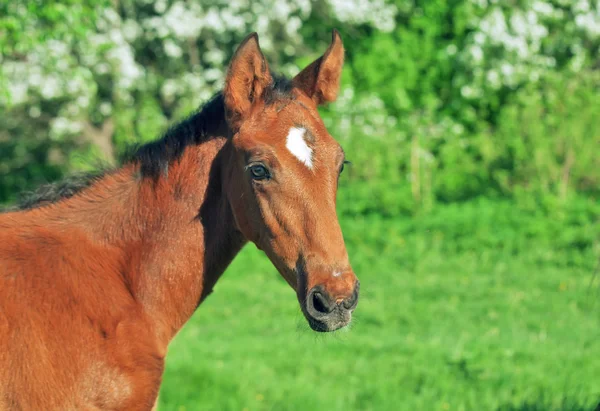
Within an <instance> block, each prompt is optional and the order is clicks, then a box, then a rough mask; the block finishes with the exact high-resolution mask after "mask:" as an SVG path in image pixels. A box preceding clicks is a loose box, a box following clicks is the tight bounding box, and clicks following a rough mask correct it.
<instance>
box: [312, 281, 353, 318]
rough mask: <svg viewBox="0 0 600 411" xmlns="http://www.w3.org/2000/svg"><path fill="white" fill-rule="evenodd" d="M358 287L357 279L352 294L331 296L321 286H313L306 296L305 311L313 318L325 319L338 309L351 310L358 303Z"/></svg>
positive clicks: (338, 310) (334, 313)
mask: <svg viewBox="0 0 600 411" xmlns="http://www.w3.org/2000/svg"><path fill="white" fill-rule="evenodd" d="M359 288H360V283H359V282H358V280H357V281H356V285H355V286H354V290H353V291H352V294H350V295H349V296H347V297H345V296H337V297H336V298H333V297H332V296H331V295H330V294H329V293H328V292H327V291H326V290H325V289H324V288H323V287H322V286H320V285H318V286H316V287H313V288H312V289H311V290H310V291H309V292H308V295H307V298H306V311H307V312H308V314H309V315H310V316H311V317H313V318H314V319H315V320H326V319H327V318H328V317H330V316H334V315H336V314H337V313H338V312H340V311H351V310H353V309H354V308H355V307H356V305H357V303H358V292H359Z"/></svg>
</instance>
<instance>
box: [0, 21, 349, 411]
mask: <svg viewBox="0 0 600 411" xmlns="http://www.w3.org/2000/svg"><path fill="white" fill-rule="evenodd" d="M343 60H344V48H343V45H342V41H341V39H340V36H339V34H338V33H337V32H336V31H334V32H333V39H332V42H331V45H330V46H329V48H328V49H327V51H326V52H325V53H324V54H323V56H322V57H320V58H319V59H317V60H316V61H314V62H313V63H312V64H310V65H309V66H308V67H306V68H305V69H304V70H303V71H301V72H300V73H299V74H298V75H297V76H296V77H294V78H293V79H292V80H287V79H284V78H281V77H277V76H275V75H273V74H272V73H271V71H270V70H269V67H268V64H267V62H266V60H265V58H264V56H263V54H262V52H261V50H260V47H259V43H258V37H257V35H256V34H252V35H250V36H248V37H247V38H246V40H244V42H243V43H242V44H241V45H240V46H239V48H238V49H237V51H236V52H235V54H234V56H233V58H232V61H231V63H230V67H229V70H228V72H227V76H226V81H225V87H224V89H223V91H222V92H221V93H219V94H217V95H216V96H215V97H214V98H213V99H212V100H210V101H209V102H208V103H206V104H205V106H204V107H203V108H202V109H201V110H200V111H199V112H197V113H195V114H193V115H192V116H190V117H189V118H187V119H186V120H184V121H183V122H181V123H180V124H179V125H177V126H175V127H173V128H172V129H170V130H169V131H168V132H167V133H166V134H165V135H164V136H163V137H162V138H161V139H160V140H158V141H155V142H152V143H149V144H147V145H144V146H141V147H139V148H138V149H137V150H136V151H135V152H134V153H133V154H132V155H131V157H130V158H129V159H128V160H126V161H125V162H124V163H123V164H122V166H121V167H120V168H118V169H114V170H110V171H105V172H103V173H102V174H99V175H98V174H97V175H95V176H93V177H88V178H85V179H84V180H85V181H83V182H82V181H79V182H78V183H77V184H76V187H77V189H76V190H68V189H59V188H56V186H51V187H49V188H48V187H46V188H45V190H44V191H43V192H41V194H40V193H38V194H37V197H34V199H33V200H32V201H30V202H29V203H28V204H26V205H25V206H24V207H22V209H21V210H18V211H11V212H7V213H3V214H0V409H1V410H75V409H94V410H97V409H101V410H104V409H107V410H108V409H110V410H149V409H152V408H153V406H154V405H155V402H156V398H157V393H158V390H159V386H160V381H161V376H162V373H163V368H164V358H165V355H166V351H167V345H168V344H169V342H170V341H171V339H172V338H173V337H174V336H175V334H176V333H177V331H178V330H179V329H180V328H181V327H182V326H183V324H184V323H185V322H186V321H187V320H188V319H189V318H190V316H191V315H192V314H193V312H194V310H195V309H196V308H197V307H198V305H199V304H200V303H201V302H202V301H203V299H204V298H205V297H206V296H207V295H208V294H209V293H210V292H211V290H212V288H213V286H214V284H215V283H216V281H217V280H218V278H219V277H220V275H221V274H222V273H223V271H224V270H225V269H226V267H227V266H228V264H229V263H230V262H231V260H232V259H233V258H234V257H235V255H236V254H237V253H238V252H239V251H240V249H241V248H242V247H243V246H244V244H246V243H247V242H248V241H251V242H253V243H254V244H255V245H256V246H257V247H258V248H260V249H261V250H263V251H264V252H265V254H266V255H267V256H268V257H269V259H270V260H271V261H272V262H273V264H274V265H275V267H276V268H277V269H278V271H279V272H280V273H281V275H282V276H283V277H284V278H285V280H286V281H287V282H288V283H289V284H290V286H291V287H292V288H293V289H294V290H295V292H296V295H297V298H298V301H299V302H300V308H301V310H302V312H303V313H304V316H305V317H306V319H307V320H308V323H309V324H310V326H311V327H312V328H313V329H314V330H316V331H333V330H336V329H338V328H340V327H343V326H345V325H347V324H348V323H349V322H350V319H351V315H352V312H353V310H354V308H355V307H356V304H357V301H358V289H359V283H358V280H357V278H356V276H355V275H354V273H353V271H352V268H351V267H350V263H349V261H348V255H347V252H346V247H345V245H344V240H343V237H342V232H341V229H340V226H339V223H338V219H337V215H336V192H337V185H338V179H339V176H340V173H341V170H342V169H343V164H344V162H345V158H344V151H343V150H342V148H341V147H340V145H339V144H338V143H337V142H336V141H335V140H334V139H333V138H332V137H331V135H330V134H329V133H328V132H327V129H326V128H325V125H324V124H323V121H322V119H321V118H320V116H319V113H318V111H317V107H318V106H319V105H321V104H325V103H327V102H331V101H333V100H335V98H336V95H337V92H338V88H339V81H340V75H341V70H342V65H343ZM53 187H54V188H53ZM63 188H64V187H63Z"/></svg>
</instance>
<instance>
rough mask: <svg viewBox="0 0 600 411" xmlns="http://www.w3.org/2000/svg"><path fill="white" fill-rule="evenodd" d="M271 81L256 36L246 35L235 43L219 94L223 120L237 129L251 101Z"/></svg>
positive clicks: (261, 92)
mask: <svg viewBox="0 0 600 411" xmlns="http://www.w3.org/2000/svg"><path fill="white" fill-rule="evenodd" d="M272 81H273V79H272V78H271V73H270V71H269V67H268V65H267V61H266V59H265V56H264V55H263V53H262V51H261V50H260V46H259V44H258V35H257V34H256V33H252V34H250V35H249V36H248V37H246V39H245V40H244V41H243V42H242V43H241V44H240V45H239V47H238V49H237V50H236V52H235V54H234V55H233V57H232V59H231V63H230V64H229V70H228V71H227V78H226V79H225V88H224V89H223V96H224V98H225V107H226V110H227V121H228V122H229V124H230V125H231V126H232V127H234V128H238V127H239V126H240V124H241V122H242V121H243V120H244V118H245V117H246V115H247V114H248V112H249V111H250V107H252V104H253V103H254V102H255V101H256V100H257V99H259V98H260V97H261V96H262V94H263V92H264V90H265V89H266V88H267V86H268V85H269V84H270V83H271V82H272Z"/></svg>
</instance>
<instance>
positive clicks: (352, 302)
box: [342, 283, 359, 310]
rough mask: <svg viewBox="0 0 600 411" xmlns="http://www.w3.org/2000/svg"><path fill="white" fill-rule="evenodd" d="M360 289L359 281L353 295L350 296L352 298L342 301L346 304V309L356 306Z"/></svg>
mask: <svg viewBox="0 0 600 411" xmlns="http://www.w3.org/2000/svg"><path fill="white" fill-rule="evenodd" d="M358 290H359V284H358V283H357V284H356V287H355V288H354V292H352V295H351V296H350V298H348V299H346V300H345V301H344V302H343V303H342V305H343V306H344V308H345V309H347V310H350V309H352V308H354V307H355V306H356V303H357V302H358Z"/></svg>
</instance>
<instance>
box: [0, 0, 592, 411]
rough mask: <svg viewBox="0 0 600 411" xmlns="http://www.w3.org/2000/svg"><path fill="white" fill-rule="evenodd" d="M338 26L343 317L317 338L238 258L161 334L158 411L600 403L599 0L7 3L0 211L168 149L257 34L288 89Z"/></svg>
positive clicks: (336, 128) (326, 113)
mask: <svg viewBox="0 0 600 411" xmlns="http://www.w3.org/2000/svg"><path fill="white" fill-rule="evenodd" d="M332 28H337V29H338V30H339V31H340V32H341V34H342V38H343V40H344V42H345V46H346V52H347V53H346V65H345V69H344V76H343V84H342V90H341V92H340V98H339V100H338V101H337V102H336V103H334V104H332V105H331V106H329V107H326V108H324V109H322V110H321V113H322V116H323V118H324V120H325V122H326V124H327V125H328V127H329V130H330V132H331V134H332V135H334V136H335V137H336V138H337V139H338V140H339V141H340V142H341V144H342V145H343V147H344V149H345V151H346V153H347V158H348V159H349V160H351V161H352V163H353V164H352V166H351V167H348V168H346V171H345V172H344V174H343V176H342V179H341V183H340V191H339V197H338V212H339V215H340V221H341V223H342V227H343V230H344V234H345V237H346V241H347V245H348V249H349V253H350V257H351V260H352V262H353V265H354V268H355V271H356V272H357V274H358V276H359V278H360V280H361V283H362V287H361V291H362V295H361V302H360V304H359V306H358V309H357V311H356V314H355V321H354V323H353V326H352V328H351V329H350V330H344V331H342V332H338V333H335V334H333V335H326V336H323V335H316V334H314V333H312V332H311V331H309V329H308V326H307V325H306V324H305V320H304V319H303V318H302V316H301V314H300V310H299V307H298V304H297V301H296V299H295V296H294V294H293V292H292V290H291V289H289V287H288V286H287V285H285V283H284V281H283V280H282V279H281V278H280V277H279V276H278V274H277V273H276V270H275V269H274V268H273V267H272V266H271V264H270V263H269V262H268V260H267V258H266V257H264V256H263V255H262V254H261V253H260V252H258V251H257V250H256V249H255V247H254V246H252V245H249V246H248V247H246V249H245V250H244V251H243V252H242V254H241V255H240V256H239V257H238V258H237V259H236V261H235V262H234V263H233V265H232V266H231V267H230V269H229V270H228V272H227V273H226V275H224V277H223V278H222V279H221V281H220V282H219V284H218V285H217V287H216V290H215V293H214V294H213V295H211V297H210V298H209V299H208V300H207V302H206V303H204V304H203V305H202V307H201V309H200V310H199V311H198V312H197V313H196V315H195V316H194V317H193V318H192V320H191V321H190V323H188V325H187V326H186V327H185V328H184V329H183V331H182V332H181V333H180V334H179V335H178V336H177V338H176V339H175V341H174V342H173V344H172V346H171V350H170V353H169V356H168V359H167V370H166V373H165V378H164V383H163V387H162V390H161V395H160V405H161V406H160V410H200V409H202V410H208V409H214V410H306V409H329V410H388V409H389V410H400V409H402V410H403V409H406V410H521V411H525V410H528V411H532V410H564V411H566V410H573V411H579V410H590V411H591V410H593V409H595V407H596V406H597V405H598V402H599V401H600V278H599V276H600V274H598V263H599V261H600V202H599V196H600V120H599V118H600V98H599V96H600V94H599V92H600V2H599V1H597V0H511V1H508V0H507V1H504V0H397V1H395V2H394V1H384V0H317V1H309V0H294V1H292V0H276V1H266V0H256V1H246V0H231V1H219V0H214V1H202V0H197V1H192V0H189V1H184V0H111V1H103V0H98V1H90V0H81V1H75V0H63V1H54V0H37V1H34V0H20V1H9V0H0V51H1V52H0V203H10V202H13V201H15V200H16V199H17V198H18V195H19V193H20V192H22V191H24V190H31V189H34V188H35V187H36V186H37V185H39V184H41V183H45V182H50V181H55V180H58V179H60V178H61V177H62V176H64V175H66V174H68V173H72V172H79V171H87V170H92V169H94V168H95V167H97V166H98V165H99V164H117V163H118V158H119V154H120V153H122V152H123V151H124V150H125V148H126V147H127V146H128V145H130V144H132V143H136V142H144V141H150V140H152V139H154V138H157V137H158V136H159V135H160V134H161V133H162V132H163V131H164V130H165V129H166V128H167V127H168V125H170V124H173V123H174V122H176V121H178V119H182V118H183V117H184V116H185V115H187V114H188V113H190V112H191V111H193V110H194V109H196V108H197V107H198V106H200V105H201V104H202V103H203V102H204V101H205V100H207V99H208V98H209V97H210V96H211V95H212V94H213V93H214V92H216V91H217V90H219V88H220V87H221V86H222V84H223V78H224V73H225V69H226V66H227V64H228V61H229V58H230V57H231V55H232V53H233V51H234V50H235V47H236V46H237V44H238V43H239V42H240V41H241V40H242V39H243V38H244V37H245V36H246V35H247V34H248V33H249V32H252V31H257V32H258V33H259V35H260V42H261V46H262V48H263V51H264V52H265V54H266V55H267V58H268V60H269V62H270V65H271V68H273V69H275V70H276V71H279V72H281V73H284V74H287V75H293V74H295V73H297V72H298V71H299V70H300V69H301V68H303V67H304V66H305V65H306V64H308V63H309V62H311V61H312V60H313V59H315V58H317V57H319V56H320V55H321V54H322V52H323V51H324V50H325V48H326V47H327V45H328V43H329V41H330V38H331V37H330V36H331V29H332ZM267 294H268V295H270V296H272V297H271V298H269V299H268V300H265V298H264V295H267Z"/></svg>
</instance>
